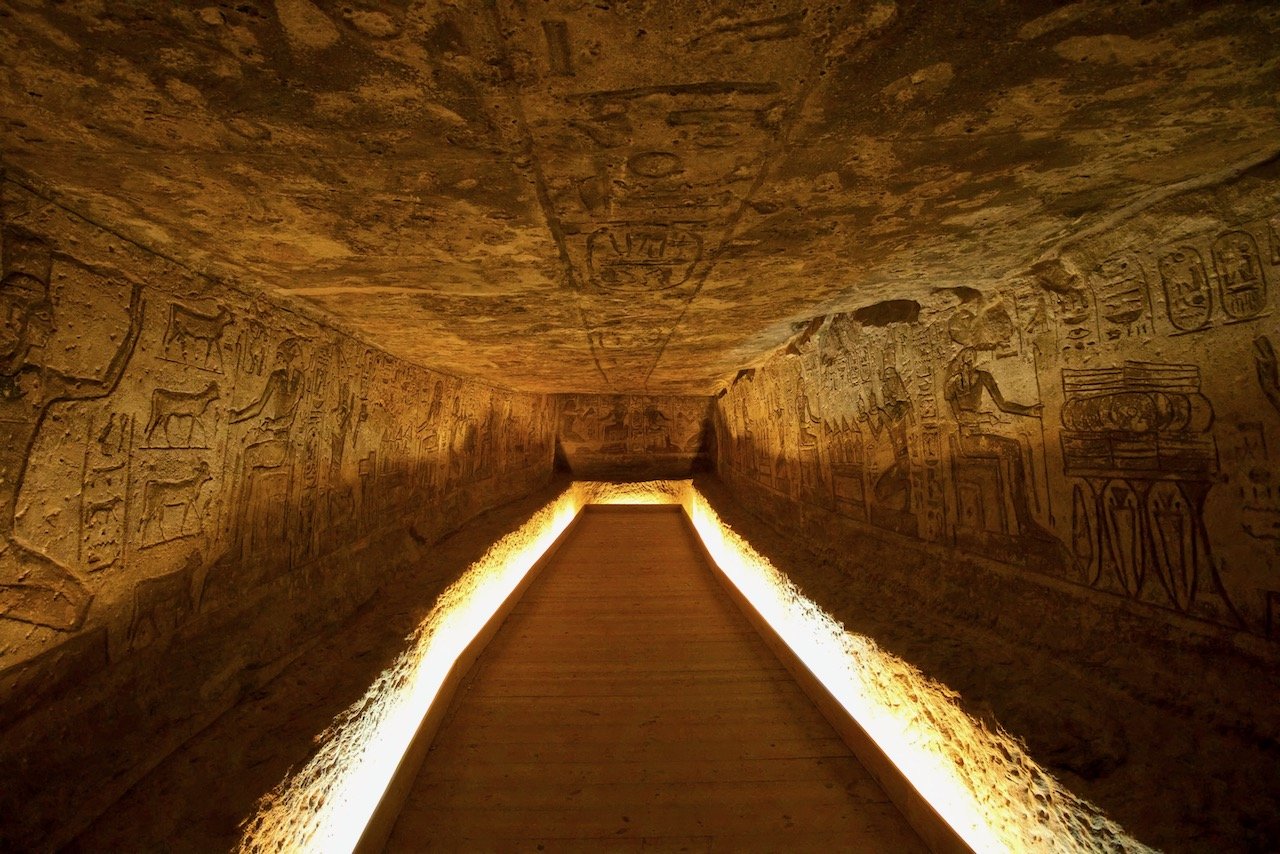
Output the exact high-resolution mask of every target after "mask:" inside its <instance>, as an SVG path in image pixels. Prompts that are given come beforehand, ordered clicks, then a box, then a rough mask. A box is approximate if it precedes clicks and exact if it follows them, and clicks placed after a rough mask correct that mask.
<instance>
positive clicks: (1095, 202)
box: [0, 0, 1280, 394]
mask: <svg viewBox="0 0 1280 854" xmlns="http://www.w3.org/2000/svg"><path fill="white" fill-rule="evenodd" d="M0 15H3V19H2V20H3V27H0V34H2V35H0V49H2V50H3V55H4V57H5V59H4V61H3V63H0V92H3V93H4V97H3V100H2V101H0V120H2V121H3V127H2V129H0V133H3V136H2V137H0V145H2V146H3V150H4V152H5V157H6V159H7V160H8V161H9V162H10V163H12V164H14V165H17V166H20V167H23V168H25V169H26V170H28V171H29V172H31V173H32V174H34V175H37V176H39V177H40V178H41V179H42V180H43V181H45V182H47V183H48V184H49V186H50V187H51V188H52V189H53V190H54V191H56V193H57V194H58V196H59V197H60V198H63V199H65V200H67V201H68V202H69V203H71V204H74V206H75V207H76V208H77V209H79V210H82V211H83V212H84V213H86V214H87V215H89V216H90V217H91V218H93V219H95V220H96V221H99V222H102V223H104V224H108V225H110V226H111V227H112V228H113V229H115V230H118V231H120V232H121V233H124V234H128V235H130V236H132V237H134V238H136V239H138V240H139V241H140V242H142V243H143V244H144V245H148V246H151V247H153V248H155V249H156V250H157V251H161V252H163V253H165V254H167V255H171V256H173V257H175V258H179V259H182V260H183V261H184V262H186V263H188V264H190V265H192V266H195V267H198V268H201V269H210V270H216V271H218V272H221V273H223V274H224V275H226V276H228V277H232V278H236V279H240V280H242V281H243V282H244V283H245V285H246V286H248V287H251V288H255V289H260V290H262V291H265V292H270V293H277V294H279V293H288V294H291V295H293V296H294V297H296V298H297V299H298V300H299V301H300V302H305V303H307V304H309V305H311V306H314V307H316V308H318V309H319V310H320V311H321V312H323V313H324V314H325V315H326V316H328V317H330V318H332V320H333V321H334V322H336V323H338V324H340V325H341V326H342V327H343V328H349V329H351V330H354V331H356V332H358V333H359V334H360V336H361V337H363V338H364V339H365V340H369V341H373V342H376V343H377V344H378V345H379V346H381V347H384V348H385V349H386V350H387V351H388V352H390V353H393V354H395V355H397V356H401V357H404V358H406V359H409V360H411V361H415V362H418V363H420V364H424V365H427V366H429V367H433V368H440V369H443V370H449V371H453V372H457V373H461V374H465V375H468V376H477V377H486V378H488V379H489V380H491V381H497V382H501V383H503V384H504V385H513V386H515V387H518V388H524V389H529V390H542V391H563V392H586V391H607V392H615V393H627V392H631V393H639V392H645V391H648V392H649V393H663V394H666V393H687V394H708V393H710V392H712V391H714V386H715V384H716V382H717V380H719V379H722V378H724V377H725V376H728V375H732V373H733V372H734V371H736V370H737V369H738V368H739V367H741V366H742V364H743V363H745V362H747V361H750V360H752V359H754V358H756V357H757V356H758V355H759V354H760V353H761V352H762V351H764V350H767V349H768V348H770V347H772V346H776V345H777V344H779V343H780V342H781V341H783V340H784V339H785V338H786V337H787V336H788V335H789V334H790V332H791V324H792V323H794V322H797V321H802V320H803V319H804V318H806V317H810V316H812V315H814V314H815V313H823V312H835V311H840V310H844V309H852V308H857V307H860V306H862V305H865V304H868V303H872V302H877V301H879V300H883V299H889V298H898V297H902V298H919V297H920V296H922V295H925V294H927V293H928V292H929V291H930V290H932V289H933V288H935V287H939V286H943V285H953V284H954V285H964V286H967V287H974V288H978V289H979V290H983V291H986V290H987V289H988V288H990V287H992V286H994V284H995V283H996V282H998V281H1000V279H1001V278H1002V277H1003V276H1004V275H1006V274H1008V273H1010V272H1013V271H1016V270H1019V269H1022V268H1024V267H1025V266H1027V265H1028V264H1030V263H1031V262H1033V261H1035V260H1037V259H1038V258H1040V257H1041V255H1043V254H1044V253H1048V252H1052V251H1053V250H1054V249H1056V248H1057V247H1059V246H1060V245H1061V244H1062V243H1063V241H1065V240H1068V239H1070V238H1071V237H1072V236H1073V235H1075V234H1078V233H1080V232H1081V231H1083V230H1089V229H1100V228H1106V227H1107V224H1108V223H1109V222H1110V221H1111V219H1112V218H1113V217H1114V216H1115V213H1116V212H1117V211H1119V210H1122V209H1126V208H1134V207H1139V208H1140V207H1142V206H1144V205H1145V204H1148V203H1150V202H1151V201H1152V200H1154V199H1158V198H1160V197H1161V196H1162V195H1164V194H1167V193H1169V192H1170V191H1171V190H1174V189H1177V188H1180V187H1183V186H1185V185H1186V183H1188V182H1192V183H1197V182H1198V183H1212V182H1213V181H1214V180H1216V179H1217V178H1220V177H1221V176H1223V175H1225V174H1230V173H1231V172H1233V171H1235V170H1238V169H1241V168H1244V167H1247V166H1249V165H1251V164H1254V163H1257V162H1259V161H1262V160H1265V159H1267V158H1269V157H1272V156H1274V155H1275V154H1276V152H1277V149H1278V148H1280V145H1278V144H1277V128H1278V127H1280V123H1278V121H1277V112H1276V104H1275V79H1276V75H1277V72H1278V68H1277V61H1278V57H1280V49H1278V48H1277V45H1278V44H1280V11H1278V10H1277V9H1276V7H1275V4H1273V3H1269V2H1264V0H1258V2H1237V3H1214V4H1196V3H1190V2H1162V3H1150V2H1146V0H1116V2H1104V0H1082V2H1076V3H1070V4H1067V5H1063V4H1061V3H1057V2H1049V0H1036V2H1024V3H1015V4H1011V3H988V2H976V0H975V2H964V3H960V4H954V3H946V4H939V3H935V2H929V1H928V0H914V2H905V0H904V2H892V0H875V2H858V3H835V2H802V0H786V2H774V0H770V2H755V0H753V2H736V0H735V2H731V3H730V2H710V1H709V0H708V2H696V3H686V2H657V0H646V1H645V2H639V3H630V2H629V3H621V2H617V3H608V2H606V3H591V4H583V3H580V2H576V0H557V2H550V3H541V2H539V3H525V2H521V0H499V2H495V3H492V4H480V3H468V4H454V3H446V2H438V0H418V2H412V3H392V2H362V3H359V4H338V3H328V2H313V0H288V2H268V0H245V2H238V3H235V4H232V3H212V2H211V3H209V4H208V5H206V6H199V5H195V4H185V3H178V4H173V3H157V2H141V3H128V4H103V3H98V2H69V3H60V4H55V5H45V4H35V3H27V2H11V3H6V4H4V5H3V6H0ZM815 308H816V310H815Z"/></svg>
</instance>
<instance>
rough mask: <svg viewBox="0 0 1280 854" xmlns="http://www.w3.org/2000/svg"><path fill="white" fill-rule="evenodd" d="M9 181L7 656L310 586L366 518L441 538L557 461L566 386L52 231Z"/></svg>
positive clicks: (0, 492)
mask: <svg viewBox="0 0 1280 854" xmlns="http://www.w3.org/2000/svg"><path fill="white" fill-rule="evenodd" d="M4 189H5V202H6V213H7V214H9V212H12V214H11V215H9V218H8V219H6V221H5V222H4V224H3V269H2V271H0V321H2V325H0V672H5V671H8V670H10V669H11V668H16V667H19V666H21V665H23V664H24V662H28V661H29V660H31V659H32V658H33V657H34V656H37V655H39V654H40V653H41V652H43V651H46V650H49V649H53V648H56V647H58V646H59V645H61V644H63V643H66V642H67V640H68V639H69V638H71V637H73V636H75V635H76V634H77V633H78V632H85V631H89V630H90V629H95V628H97V629H98V630H100V627H101V626H106V627H107V629H108V631H109V640H110V649H111V655H112V656H113V657H115V656H119V655H123V654H125V653H127V652H128V651H129V650H132V649H135V648H140V647H142V646H146V645H149V644H152V643H155V642H157V641H158V640H161V639H163V638H164V637H167V636H169V635H171V634H172V633H173V632H174V631H176V629H177V628H178V627H179V626H180V625H181V624H182V623H183V622H184V621H187V620H189V619H191V618H192V617H193V616H195V615H197V614H198V613H200V612H201V611H204V610H208V609H210V608H216V607H220V606H223V605H234V604H235V603H236V602H237V601H239V600H240V599H243V598H245V597H246V595H247V593H248V590H249V589H250V588H251V587H252V586H253V585H262V584H268V583H271V582H272V581H273V580H274V579H276V578H285V579H287V581H288V583H289V584H290V588H291V589H295V590H296V593H297V595H306V592H307V588H308V584H309V579H310V578H311V576H310V574H309V573H311V572H313V569H312V567H313V565H314V564H315V563H316V561H317V560H319V559H321V558H323V557H324V556H326V555H329V554H332V553H334V552H335V551H337V550H339V549H342V548H344V547H348V546H350V545H351V544H352V543H355V542H356V541H357V540H358V539H359V538H361V537H364V536H367V535H369V534H371V533H374V532H377V531H381V530H386V529H388V528H390V527H395V526H400V527H401V528H403V527H405V526H406V525H408V524H409V523H410V521H411V520H415V519H422V518H430V520H431V521H430V522H429V523H427V524H426V527H425V528H423V530H425V531H427V534H426V535H427V536H435V535H437V534H438V533H440V532H443V531H444V530H447V529H448V528H449V527H451V526H454V525H456V524H458V523H459V522H461V521H462V520H463V517H462V516H461V514H468V513H474V512H476V510H477V509H479V508H481V507H483V506H485V504H486V503H488V504H492V503H496V502H501V501H505V500H509V499H510V498H511V497H512V494H513V493H512V492H511V491H512V490H519V489H527V488H529V487H530V486H532V485H536V484H537V483H540V482H541V481H542V480H543V479H545V478H546V477H547V476H548V475H549V474H550V470H551V464H552V456H553V448H554V432H553V431H554V427H555V409H554V407H555V404H554V402H553V401H552V399H551V398H549V397H545V396H541V395H527V394H516V393H512V392H508V391H505V390H501V389H495V388H490V387H487V386H482V385H478V384H474V383H470V382H466V381H462V380H458V379H455V378H453V377H447V376H444V375H440V374H436V373H433V372H431V371H428V370H425V369H422V368H418V367H415V366H410V365H407V364H405V363H402V362H399V361H397V360H395V359H393V358H391V357H388V356H386V355H384V354H382V353H380V352H377V351H374V350H371V349H369V348H368V347H366V346H364V345H362V344H359V343H358V342H356V341H353V340H351V339H350V338H347V337H345V336H342V335H339V334H337V333H335V332H332V331H330V330H327V329H324V328H323V327H319V326H317V325H315V324H314V323H311V322H309V321H306V320H303V319H301V318H298V317H295V316H293V315H291V314H289V313H287V312H284V311H281V310H280V309H278V308H273V307H271V306H267V305H265V304H261V303H255V302H253V301H251V300H249V299H247V298H245V297H243V296H242V295H240V294H238V293H236V292H234V291H231V290H229V289H227V288H224V287H222V286H220V285H218V284H217V283H215V282H211V281H207V280H203V279H200V278H199V277H196V276H194V275H190V274H185V273H182V271H178V273H179V274H175V271H174V268H171V267H170V268H166V270H165V271H164V272H163V274H162V272H161V271H160V270H159V269H158V268H159V266H160V264H161V262H158V261H151V260H149V259H150V256H147V255H146V254H145V253H142V252H140V251H137V250H132V251H131V252H130V253H120V254H118V255H117V256H114V257H112V256H110V255H106V254H94V253H93V252H91V251H86V250H84V249H83V248H82V249H79V250H77V251H76V254H75V256H74V257H72V256H71V255H67V254H64V252H63V250H62V248H61V247H62V246H63V245H68V246H69V245H79V246H81V247H84V246H86V245H92V244H93V240H94V239H96V238H94V237H93V234H95V232H93V230H92V227H90V226H88V225H87V224H83V223H80V224H79V225H77V226H76V228H80V229H82V230H84V232H85V236H82V237H83V239H79V240H77V239H76V235H69V234H66V233H61V234H42V233H40V232H39V231H37V230H36V229H35V228H33V227H31V226H30V225H28V224H27V221H28V220H33V219H34V218H33V217H31V216H25V217H24V215H23V213H24V211H28V210H32V209H38V205H35V204H33V200H32V198H31V197H30V196H29V195H28V194H26V191H23V190H19V189H18V188H16V187H15V186H12V185H8V184H6V185H5V188H4ZM126 254H127V255H128V257H125V255H126ZM518 484H526V485H525V486H519V485H518ZM517 494H518V493H517ZM433 532H434V533H433Z"/></svg>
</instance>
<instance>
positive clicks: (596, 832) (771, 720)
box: [387, 507, 924, 852]
mask: <svg viewBox="0 0 1280 854" xmlns="http://www.w3.org/2000/svg"><path fill="white" fill-rule="evenodd" d="M387 850H388V851H425V850H434V851H601V850H607V851H699V852H707V851H884V852H910V851H922V850H924V849H923V846H922V844H921V843H920V841H919V838H918V837H917V836H916V835H915V834H914V833H913V832H912V830H911V829H910V827H909V826H908V825H907V823H906V821H905V820H904V819H903V817H902V816H901V814H900V813H898V812H897V810H896V809H895V808H894V807H893V805H892V804H890V803H889V800H888V798H887V797H886V796H885V795H884V793H883V791H882V790H881V789H880V788H879V787H878V786H877V785H876V783H875V782H874V781H873V780H872V778H871V776H870V775H869V774H868V773H867V771H866V770H865V769H864V768H863V767H862V766H861V765H859V764H858V762H857V761H856V760H855V759H854V758H853V757H852V755H851V754H850V753H849V750H848V748H847V747H846V746H845V745H844V743H843V742H842V741H841V740H840V738H839V737H838V736H837V735H836V733H835V732H834V731H833V730H832V729H831V727H830V726H829V725H828V724H827V722H826V721H825V720H824V719H823V718H822V716H821V715H820V714H819V712H818V710H817V709H816V708H815V707H814V706H813V704H812V703H811V702H810V701H809V700H808V698H807V697H806V696H805V695H804V694H803V693H802V692H801V690H800V688H799V687H798V686H797V685H796V683H795V682H794V681H793V680H792V679H791V677H790V675H789V674H788V673H787V671H786V670H785V669H784V668H783V667H782V666H781V665H780V664H779V663H778V661H777V659H776V658H775V657H774V656H773V654H772V653H771V652H770V651H769V650H768V648H767V647H766V646H765V645H764V643H763V641H761V640H760V638H759V636H758V635H757V634H756V633H755V632H754V631H753V630H752V628H751V627H750V625H749V624H748V623H747V621H746V619H745V618H744V617H743V616H742V614H741V613H740V612H739V611H738V610H737V609H736V608H735V606H734V605H733V603H732V601H731V600H730V599H729V598H728V596H727V594H726V593H725V592H724V590H723V589H721V587H720V586H719V583H718V582H717V581H716V579H715V577H714V576H713V575H712V573H711V571H710V569H709V568H708V567H707V566H706V564H705V563H704V562H703V558H702V556H701V553H700V552H699V550H698V548H697V546H696V544H695V542H694V541H693V540H692V535H691V534H690V532H689V531H688V529H687V527H686V526H685V525H684V523H683V521H682V520H681V518H680V516H679V511H678V510H677V509H674V508H654V507H635V508H616V507H614V508H608V509H593V508H589V509H588V510H586V511H584V517H583V518H582V520H581V521H580V522H579V524H578V527H577V530H576V531H575V532H574V533H573V535H572V536H571V538H570V539H569V540H568V541H567V542H566V543H564V545H563V546H561V549H560V551H559V553H558V554H557V555H556V557H555V558H554V559H553V561H552V562H551V563H550V564H549V565H548V566H547V567H546V568H545V569H544V570H543V572H542V575H541V577H539V578H538V580H537V581H535V582H534V584H533V585H532V586H531V587H530V588H529V590H528V592H527V593H526V594H525V595H524V597H523V599H522V600H521V601H520V602H519V603H518V604H517V605H516V608H515V610H514V611H513V612H512V614H511V615H510V616H509V617H508V618H507V621H506V622H505V623H504V624H503V626H502V628H501V630H500V631H499V632H498V634H497V636H496V637H495V638H494V639H493V641H492V642H491V643H490V644H489V646H488V648H486V650H485V651H484V653H483V654H482V655H481V657H480V659H479V660H478V661H477V662H476V665H475V667H474V668H473V669H472V672H471V673H470V674H469V675H468V678H467V681H466V683H465V684H464V686H463V687H462V689H461V690H460V691H459V693H458V695H457V697H456V698H455V700H454V703H453V706H452V708H451V709H450V711H449V714H448V716H447V717H446V719H445V722H444V724H443V726H442V727H441V729H440V731H439V733H438V734H437V736H436V740H435V744H434V745H433V747H432V749H431V751H430V753H429V754H428V757H427V760H426V762H425V763H424V764H423V766H422V769H421V771H420V772H419V774H418V778H417V781H416V782H415V784H414V788H413V791H412V793H411V794H410V796H409V799H408V801H407V802H406V804H405V807H404V810H403V811H402V812H401V814H400V817H399V820H398V822H397V823H396V826H395V828H394V830H393V832H392V835H391V839H390V842H389V843H388V846H387Z"/></svg>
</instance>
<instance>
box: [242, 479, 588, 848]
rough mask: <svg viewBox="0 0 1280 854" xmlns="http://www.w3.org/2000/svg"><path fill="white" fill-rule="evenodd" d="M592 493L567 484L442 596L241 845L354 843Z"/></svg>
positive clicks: (269, 800) (273, 797)
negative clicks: (478, 642) (485, 638)
mask: <svg viewBox="0 0 1280 854" xmlns="http://www.w3.org/2000/svg"><path fill="white" fill-rule="evenodd" d="M590 494H591V490H589V489H583V488H579V487H577V486H575V487H572V488H570V489H568V490H566V491H565V492H564V493H563V494H562V495H560V497H558V498H557V499H555V500H554V501H552V502H551V503H550V504H548V505H547V506H545V507H543V508H542V509H541V510H539V511H538V512H537V513H535V514H534V515H533V517H532V518H530V519H529V521H528V522H526V523H525V524H524V525H522V526H521V527H520V528H519V529H517V530H516V531H513V532H512V533H510V534H508V535H507V536H505V537H503V538H502V539H500V540H499V541H498V542H497V543H495V544H494V545H493V546H491V547H490V548H489V550H488V551H487V552H485V554H484V556H483V557H481V558H480V559H479V560H478V561H476V562H475V563H473V564H472V565H471V566H470V567H469V568H468V569H467V570H466V572H464V573H463V574H462V576H461V577H460V578H459V579H458V580H457V581H455V582H454V583H453V584H451V585H450V586H449V587H448V588H447V589H446V590H445V591H444V593H442V594H441V595H440V598H439V599H438V600H437V601H436V604H435V607H433V608H432V610H431V613H430V614H428V615H427V618H426V619H425V620H424V621H423V623H422V625H421V626H419V627H418V629H417V630H416V631H415V632H414V634H413V635H412V636H410V638H409V648H408V649H407V650H406V651H405V652H403V653H402V654H401V655H400V656H399V657H398V658H397V659H396V661H395V663H394V664H392V666H391V667H389V668H388V669H387V670H386V671H385V672H383V674H382V675H381V676H380V677H379V678H378V680H377V681H376V682H375V683H374V684H373V686H372V687H370V688H369V690H368V691H367V692H365V695H364V697H363V698H361V699H360V700H359V701H358V702H356V703H355V704H354V705H353V706H352V707H351V708H349V709H347V711H346V712H344V713H343V714H342V715H341V716H340V717H339V719H338V720H337V721H335V723H334V724H333V725H332V726H331V727H330V728H329V730H328V731H327V732H326V733H325V734H324V735H323V736H322V739H323V743H322V744H321V746H320V748H319V749H318V750H317V752H316V754H315V755H314V756H313V757H312V759H311V761H310V762H308V763H307V765H306V766H305V767H304V768H303V769H302V770H301V771H299V772H298V773H297V774H295V775H294V776H293V777H292V778H290V779H289V780H287V781H285V782H284V783H282V784H281V786H280V787H278V788H277V789H276V791H274V792H272V793H271V794H270V795H268V796H267V797H266V798H264V799H263V801H262V803H260V804H259V811H258V814H257V815H256V816H255V817H254V818H253V819H251V820H250V821H249V822H248V824H247V825H246V829H245V833H244V835H243V837H242V838H241V840H240V845H239V848H238V850H239V851H242V852H283V851H290V852H292V851H314V852H325V853H326V854H329V853H330V852H331V853H332V854H348V852H351V851H353V850H355V848H356V846H357V844H358V843H359V842H360V839H361V836H362V835H363V834H364V832H365V828H366V826H367V825H368V823H369V819H370V817H371V816H373V814H374V812H375V810H376V809H377V808H378V805H379V803H380V802H381V800H382V797H383V794H384V792H386V791H387V787H388V785H389V783H390V782H391V780H392V778H393V777H394V776H395V774H396V771H397V769H398V768H399V766H400V761H401V757H402V756H404V755H405V754H406V753H407V752H408V750H409V746H410V744H411V743H412V742H413V739H414V735H415V734H416V733H417V732H418V728H419V725H420V724H421V723H422V721H423V718H424V716H425V715H426V714H427V711H428V709H430V708H431V705H432V702H433V701H434V700H435V699H436V696H437V694H438V693H439V692H440V689H441V686H442V685H444V683H445V681H446V679H447V678H448V677H449V675H450V671H451V670H452V669H453V667H454V664H455V662H456V661H457V660H458V658H459V657H460V656H461V655H462V653H463V652H464V650H466V649H467V647H468V646H470V645H471V643H472V641H473V640H475V638H476V637H477V635H478V634H479V633H480V632H481V631H482V630H483V629H484V627H485V626H486V625H487V624H488V622H489V620H490V619H491V618H492V617H493V616H494V614H495V613H496V612H497V611H498V610H499V609H500V608H501V607H502V605H503V604H504V603H505V602H506V601H507V599H508V598H509V597H510V596H511V594H512V593H513V592H514V591H515V590H516V589H517V588H518V587H519V585H520V583H521V581H523V580H524V578H525V576H526V575H527V574H528V572H529V570H530V569H532V568H533V566H534V565H535V564H536V563H537V562H538V560H539V558H541V557H542V555H543V553H545V552H546V551H547V549H548V548H549V547H550V546H551V545H552V544H553V543H554V542H555V541H556V539H557V538H558V537H559V536H560V534H561V533H562V532H563V531H564V530H565V529H566V528H567V527H568V526H569V524H570V523H571V522H572V521H573V519H574V517H576V516H577V514H578V511H579V510H580V509H581V508H582V505H583V503H584V501H585V500H587V499H588V498H589V496H590Z"/></svg>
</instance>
